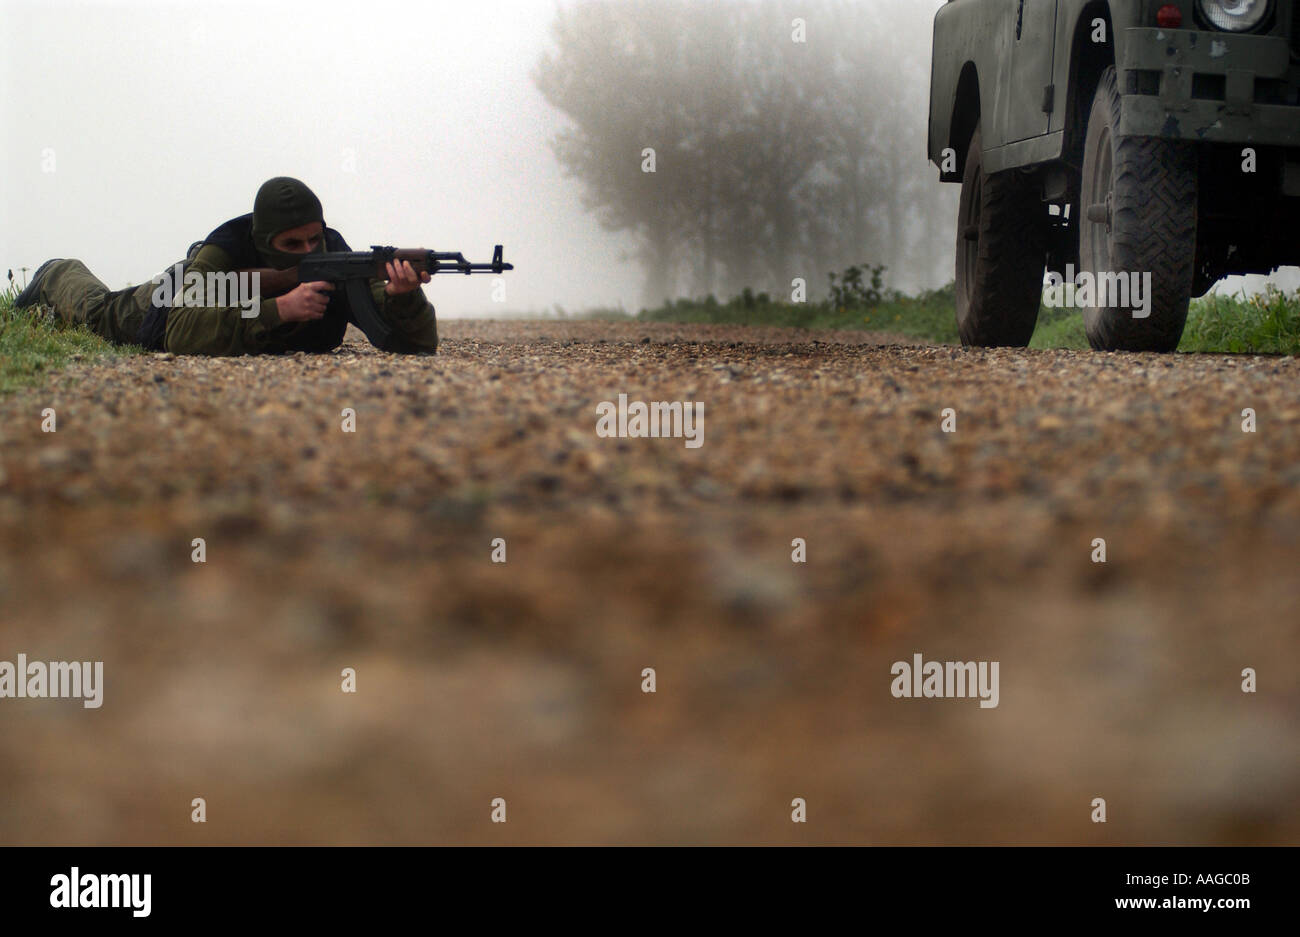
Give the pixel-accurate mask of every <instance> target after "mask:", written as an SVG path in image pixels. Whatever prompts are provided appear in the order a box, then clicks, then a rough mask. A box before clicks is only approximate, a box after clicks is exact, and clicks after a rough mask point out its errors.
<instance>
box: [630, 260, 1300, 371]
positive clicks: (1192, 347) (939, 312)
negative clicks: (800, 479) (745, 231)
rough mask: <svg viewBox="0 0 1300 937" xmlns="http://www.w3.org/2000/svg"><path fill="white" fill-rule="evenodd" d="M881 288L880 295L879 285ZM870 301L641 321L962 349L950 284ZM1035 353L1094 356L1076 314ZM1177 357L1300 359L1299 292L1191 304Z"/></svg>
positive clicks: (711, 308)
mask: <svg viewBox="0 0 1300 937" xmlns="http://www.w3.org/2000/svg"><path fill="white" fill-rule="evenodd" d="M853 269H854V268H850V271H852V270H853ZM878 269H879V268H878ZM846 279H848V278H847V277H846ZM876 286H877V287H879V283H878V281H877V283H876ZM832 290H833V291H834V284H833V283H832ZM867 293H868V295H866V296H865V297H863V296H857V297H854V296H848V297H846V296H845V295H844V294H843V292H842V291H841V293H840V295H838V296H837V297H836V299H837V300H838V302H837V301H835V300H826V301H823V302H813V303H788V302H779V301H774V300H772V299H771V297H769V296H768V295H767V294H765V293H761V294H758V295H757V296H755V295H754V294H753V293H752V292H751V291H749V290H746V291H745V292H744V293H743V294H742V295H740V296H737V297H735V298H734V299H731V300H730V301H728V302H725V303H720V302H718V301H717V300H716V299H715V298H714V297H712V296H707V297H705V298H704V299H699V300H697V299H679V300H677V301H675V302H667V303H665V304H664V305H663V306H660V307H659V308H658V309H642V310H641V311H640V313H638V315H637V318H638V319H641V320H643V321H650V322H724V323H730V324H735V325H782V326H796V327H801V328H810V329H860V330H863V331H869V332H894V333H897V334H900V335H908V336H912V337H915V338H921V339H926V340H928V341H932V342H943V343H947V344H957V343H958V341H959V339H958V336H957V322H956V308H955V303H954V299H953V285H952V284H951V283H949V284H948V285H947V286H945V287H943V288H941V289H937V290H928V291H925V292H922V293H919V294H917V295H916V296H905V295H903V294H901V293H898V292H896V291H892V290H882V289H879V288H877V289H876V290H875V291H874V293H873V292H872V291H867ZM1029 347H1030V348H1076V349H1087V348H1088V339H1087V337H1086V336H1085V335H1084V332H1083V317H1082V316H1081V315H1080V314H1079V312H1078V311H1077V310H1073V309H1049V308H1047V307H1045V306H1044V307H1041V308H1040V309H1039V312H1038V325H1037V327H1036V328H1035V330H1034V337H1033V340H1032V341H1031V342H1030V343H1029ZM1178 350H1179V351H1183V352H1220V353H1221V352H1244V353H1251V354H1282V355H1295V354H1300V291H1297V292H1295V293H1283V292H1282V291H1280V290H1278V289H1276V288H1270V289H1269V290H1267V291H1265V292H1263V293H1260V294H1259V295H1256V296H1251V297H1247V296H1245V295H1238V296H1219V295H1214V294H1210V295H1208V296H1205V297H1204V298H1202V299H1195V300H1192V304H1191V308H1190V309H1189V310H1188V313H1187V328H1186V329H1184V331H1183V338H1182V341H1181V342H1180V343H1179V345H1178Z"/></svg>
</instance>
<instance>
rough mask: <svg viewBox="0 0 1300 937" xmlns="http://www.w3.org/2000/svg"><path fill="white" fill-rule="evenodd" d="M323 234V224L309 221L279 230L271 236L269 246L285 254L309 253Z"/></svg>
mask: <svg viewBox="0 0 1300 937" xmlns="http://www.w3.org/2000/svg"><path fill="white" fill-rule="evenodd" d="M324 236H325V226H324V225H323V224H321V223H320V222H319V221H311V222H308V223H307V224H305V225H299V226H298V227H296V228H290V229H289V230H288V231H281V232H280V233H279V234H277V235H276V236H275V237H273V238H271V246H272V247H274V248H275V249H276V250H278V251H284V252H285V253H287V254H310V253H311V252H312V251H314V250H315V249H316V248H317V247H319V246H320V243H321V239H322V238H323V237H324Z"/></svg>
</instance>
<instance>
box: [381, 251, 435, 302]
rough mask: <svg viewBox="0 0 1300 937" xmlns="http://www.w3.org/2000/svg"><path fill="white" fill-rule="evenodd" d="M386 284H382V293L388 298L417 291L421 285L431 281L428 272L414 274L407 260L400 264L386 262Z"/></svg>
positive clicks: (422, 271)
mask: <svg viewBox="0 0 1300 937" xmlns="http://www.w3.org/2000/svg"><path fill="white" fill-rule="evenodd" d="M386 266H387V268H388V282H387V283H386V284H384V292H385V293H387V294H388V295H389V296H400V295H401V294H402V293H409V292H411V290H414V289H418V288H419V286H420V284H421V283H428V282H429V281H430V280H432V279H433V277H432V276H430V275H429V271H428V270H421V271H420V272H419V273H416V272H415V268H414V267H412V266H411V262H410V261H409V260H403V261H402V262H401V263H396V262H394V261H391V260H390V261H388V263H387V265H386Z"/></svg>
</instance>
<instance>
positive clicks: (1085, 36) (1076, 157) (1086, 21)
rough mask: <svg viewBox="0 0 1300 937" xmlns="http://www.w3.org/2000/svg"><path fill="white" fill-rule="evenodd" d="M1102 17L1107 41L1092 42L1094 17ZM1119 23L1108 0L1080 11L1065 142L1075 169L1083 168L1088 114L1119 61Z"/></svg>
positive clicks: (1097, 0)
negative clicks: (1108, 71) (1107, 74)
mask: <svg viewBox="0 0 1300 937" xmlns="http://www.w3.org/2000/svg"><path fill="white" fill-rule="evenodd" d="M1098 17H1100V18H1101V19H1103V20H1105V22H1106V41H1105V42H1104V43H1098V42H1093V41H1092V32H1093V26H1092V23H1093V20H1095V19H1097V18H1098ZM1115 39H1116V36H1115V25H1114V19H1113V18H1112V17H1111V11H1110V4H1109V3H1108V2H1106V0H1092V2H1091V3H1089V4H1088V5H1087V6H1085V7H1084V8H1083V10H1082V11H1080V13H1079V19H1078V21H1077V22H1076V23H1075V25H1074V36H1073V37H1072V38H1071V40H1070V79H1069V80H1070V85H1069V88H1068V89H1067V93H1066V96H1065V102H1066V107H1065V141H1064V144H1063V148H1062V155H1063V156H1064V158H1065V161H1066V162H1067V163H1069V164H1070V165H1071V166H1073V167H1075V169H1081V168H1082V167H1083V144H1084V141H1085V140H1086V139H1087V135H1088V114H1089V113H1090V112H1091V111H1092V101H1093V98H1094V97H1095V96H1096V94H1097V86H1098V85H1099V84H1100V83H1101V76H1102V74H1103V73H1104V72H1105V71H1106V69H1107V68H1109V67H1110V66H1112V65H1115V64H1116V63H1117V59H1116V54H1115Z"/></svg>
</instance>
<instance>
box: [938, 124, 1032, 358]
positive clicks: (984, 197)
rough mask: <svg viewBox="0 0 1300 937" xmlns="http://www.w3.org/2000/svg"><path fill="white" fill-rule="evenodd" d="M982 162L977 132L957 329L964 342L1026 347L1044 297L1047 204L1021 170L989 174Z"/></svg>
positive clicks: (964, 209)
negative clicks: (1019, 171)
mask: <svg viewBox="0 0 1300 937" xmlns="http://www.w3.org/2000/svg"><path fill="white" fill-rule="evenodd" d="M983 157H984V151H983V147H982V144H981V143H980V129H979V127H976V128H975V134H974V136H972V137H971V141H970V147H969V149H968V150H967V153H966V172H965V175H963V177H962V181H961V202H960V204H959V207H958V209H957V277H956V279H957V282H956V286H955V292H956V301H957V332H958V334H960V335H961V343H962V344H963V345H977V346H994V345H1010V346H1015V347H1019V348H1023V347H1025V346H1026V345H1028V344H1029V339H1030V338H1032V337H1033V334H1034V325H1035V324H1036V323H1037V322H1038V307H1039V304H1040V302H1041V301H1042V298H1043V268H1044V267H1045V266H1046V264H1047V206H1046V205H1044V204H1043V200H1042V198H1041V196H1040V195H1039V192H1038V189H1037V187H1036V186H1035V185H1034V184H1033V183H1032V182H1030V181H1029V180H1027V179H1024V178H1022V176H1021V175H1020V173H1018V172H1016V171H1015V170H1011V171H1008V172H1000V173H995V174H994V175H991V176H990V175H986V174H985V173H984V158H983Z"/></svg>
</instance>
